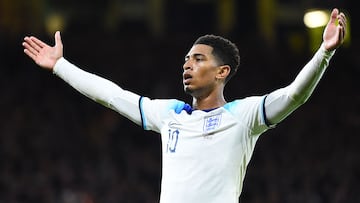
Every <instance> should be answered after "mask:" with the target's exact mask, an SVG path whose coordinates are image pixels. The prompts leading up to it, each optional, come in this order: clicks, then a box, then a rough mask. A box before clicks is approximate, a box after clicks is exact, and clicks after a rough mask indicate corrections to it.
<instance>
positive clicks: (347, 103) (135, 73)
mask: <svg viewBox="0 0 360 203" xmlns="http://www.w3.org/2000/svg"><path fill="white" fill-rule="evenodd" d="M333 7H338V8H339V9H340V10H342V11H344V12H345V13H346V14H347V15H348V21H349V28H350V29H349V32H348V34H349V35H348V36H349V37H348V38H347V40H346V42H345V44H344V46H342V47H341V48H340V49H339V50H337V52H336V54H335V55H334V57H333V59H332V60H331V62H330V67H329V68H328V69H327V71H326V73H325V75H324V77H323V79H322V80H321V81H320V83H319V85H318V87H317V88H316V90H315V92H314V94H313V95H312V97H311V98H310V99H309V101H308V102H307V103H306V104H305V105H303V106H302V107H301V108H300V109H298V110H296V111H295V112H294V113H293V114H292V115H290V116H289V117H288V118H287V119H286V120H284V121H283V122H282V123H280V124H279V125H278V126H277V127H276V128H275V129H272V130H270V131H268V132H266V133H265V134H263V135H262V136H261V138H260V139H259V141H258V143H257V146H256V148H255V151H254V155H253V158H252V160H251V162H250V164H249V166H248V171H247V175H246V178H245V183H244V189H243V193H242V195H241V198H240V199H241V202H242V203H259V202H261V203H263V202H266V203H275V202H276V203H277V202H281V203H283V202H284V203H287V202H289V203H297V202H302V203H304V202H306V203H323V202H324V203H345V202H347V203H352V202H354V203H355V202H360V194H359V186H360V184H359V182H360V156H359V155H360V148H359V147H358V145H359V143H360V138H359V135H360V134H359V130H360V109H359V104H360V95H359V90H358V87H359V79H358V78H359V72H360V60H359V56H358V55H359V51H358V46H357V45H358V44H359V37H358V36H359V28H358V26H357V25H358V23H357V20H358V19H359V12H358V11H357V10H356V9H355V8H356V7H355V1H350V0H341V1H340V0H327V1H324V0H317V1H315V0H313V1H311V0H301V1H294V0H278V1H275V0H271V1H270V0H269V1H262V0H258V1H247V2H246V3H242V2H240V1H236V0H224V1H212V0H185V1H172V0H167V1H166V0H148V1H146V0H136V1H135V0H134V1H130V0H94V1H85V0H77V1H72V0H71V1H70V0H63V1H60V0H29V1H25V0H0V67H1V72H0V92H1V98H0V202H1V203H2V202H6V203H23V202H24V203H35V202H36V203H45V202H46V203H115V202H116V203H120V202H121V203H137V202H139V203H140V202H141V203H154V202H157V201H158V198H159V188H160V178H161V176H160V174H161V151H160V139H159V136H158V135H157V134H156V133H153V132H147V131H143V130H142V129H141V128H140V127H138V126H136V125H135V124H133V123H131V122H130V121H128V120H126V119H125V118H123V117H122V116H120V115H119V114H117V113H115V112H113V111H111V110H109V109H106V108H105V107H103V106H101V105H99V104H96V103H95V102H93V101H91V100H89V99H88V98H86V97H84V96H82V95H80V94H79V93H78V92H76V91H75V90H73V89H72V88H71V87H70V86H68V85H67V84H65V83H64V82H63V81H62V80H60V79H59V78H57V77H56V76H55V75H53V74H52V73H51V72H49V71H46V70H42V69H40V68H39V67H37V66H36V65H35V64H34V63H33V61H31V60H30V59H29V58H28V57H27V56H25V55H24V54H23V48H22V46H21V43H22V40H23V37H24V36H26V35H35V36H37V37H39V38H41V39H43V40H44V41H45V42H47V43H49V44H51V45H53V44H54V39H53V34H54V31H55V30H56V29H59V30H61V32H62V39H63V43H64V55H65V57H66V58H67V59H68V60H70V61H71V62H73V63H74V64H76V65H79V66H80V67H81V68H83V69H85V70H87V71H90V72H93V73H96V74H98V75H100V76H103V77H105V78H108V79H110V80H112V81H114V82H115V83H117V84H119V85H120V86H121V87H123V88H125V89H128V90H131V91H134V92H136V93H138V94H141V95H144V96H149V97H152V98H178V99H182V100H184V101H186V102H189V103H191V100H190V99H191V98H190V97H188V96H187V95H185V94H184V93H183V90H182V83H181V73H182V63H183V59H184V55H185V54H186V53H187V51H188V50H189V48H190V47H191V44H192V43H193V41H194V40H195V39H196V38H197V37H198V36H200V35H202V34H207V33H213V34H219V35H223V36H225V37H227V38H229V39H231V40H232V41H233V42H235V43H236V44H237V45H238V46H239V49H240V54H241V65H240V69H239V72H238V74H237V75H236V76H235V77H234V78H233V79H232V81H230V82H229V84H228V85H227V89H226V91H225V95H226V98H227V99H228V100H233V99H237V98H243V97H245V96H249V95H261V94H265V93H268V92H269V91H272V90H274V89H276V88H279V87H282V86H285V85H287V84H289V83H290V82H291V81H292V80H293V79H294V77H295V76H296V74H297V73H298V72H299V71H300V69H301V68H302V67H303V66H304V65H305V64H306V62H307V61H308V60H309V59H310V58H311V56H312V54H313V44H315V45H316V46H315V47H318V46H319V45H320V42H321V41H316V40H321V34H320V35H317V36H315V39H316V40H315V41H314V38H313V37H312V35H310V33H311V31H310V30H309V29H308V28H306V27H305V26H304V24H303V22H302V16H303V14H304V12H305V11H306V10H307V9H310V8H326V9H329V10H330V9H331V8H333ZM220 8H224V9H223V10H221V9H220ZM59 20H60V21H59ZM57 22H60V24H57ZM57 25H58V26H57ZM264 25H267V26H268V28H265V27H264ZM269 25H270V26H269ZM52 26H53V28H52ZM322 29H323V28H321V32H322ZM219 153H221V152H219ZM209 158H211V157H209Z"/></svg>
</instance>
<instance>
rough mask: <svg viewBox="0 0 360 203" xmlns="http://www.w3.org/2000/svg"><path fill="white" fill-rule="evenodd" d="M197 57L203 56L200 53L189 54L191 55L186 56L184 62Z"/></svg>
mask: <svg viewBox="0 0 360 203" xmlns="http://www.w3.org/2000/svg"><path fill="white" fill-rule="evenodd" d="M198 56H205V54H200V53H194V54H191V55H186V56H185V60H187V59H189V58H190V57H194V58H196V57H198Z"/></svg>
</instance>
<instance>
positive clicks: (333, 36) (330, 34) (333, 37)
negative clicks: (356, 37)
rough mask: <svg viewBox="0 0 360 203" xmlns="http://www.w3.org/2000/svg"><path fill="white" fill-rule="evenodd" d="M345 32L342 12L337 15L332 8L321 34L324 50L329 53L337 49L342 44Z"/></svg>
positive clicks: (335, 10) (336, 10)
mask: <svg viewBox="0 0 360 203" xmlns="http://www.w3.org/2000/svg"><path fill="white" fill-rule="evenodd" d="M336 21H338V23H336ZM345 32H346V16H345V14H344V13H342V12H341V13H339V10H338V9H337V8H334V9H333V10H332V12H331V16H330V20H329V22H328V24H327V25H326V28H325V30H324V34H323V40H324V45H325V49H327V50H329V51H331V50H334V49H336V48H338V47H339V46H340V45H341V44H342V43H343V42H344V39H345Z"/></svg>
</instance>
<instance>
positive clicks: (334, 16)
mask: <svg viewBox="0 0 360 203" xmlns="http://www.w3.org/2000/svg"><path fill="white" fill-rule="evenodd" d="M338 14H339V10H338V9H337V8H334V9H333V10H332V11H331V15H330V22H329V23H334V22H335V21H336V19H337V16H338Z"/></svg>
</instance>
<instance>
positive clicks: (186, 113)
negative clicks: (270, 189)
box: [140, 97, 268, 203]
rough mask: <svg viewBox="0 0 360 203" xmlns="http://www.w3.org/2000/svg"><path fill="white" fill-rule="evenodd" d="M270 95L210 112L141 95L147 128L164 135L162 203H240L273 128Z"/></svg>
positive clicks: (238, 101) (231, 104)
mask: <svg viewBox="0 0 360 203" xmlns="http://www.w3.org/2000/svg"><path fill="white" fill-rule="evenodd" d="M264 98H265V97H248V98H246V99H242V100H235V101H233V102H230V103H227V104H226V105H225V106H223V107H220V108H217V109H213V110H210V111H208V112H206V111H202V110H194V111H192V110H191V109H190V106H189V105H187V104H185V103H184V102H181V101H178V100H150V99H148V98H142V99H141V101H140V111H141V116H142V123H143V127H144V128H145V129H147V130H154V131H156V132H160V133H161V140H162V155H163V160H162V161H163V166H162V167H163V168H162V184H161V185H162V187H161V196H160V202H161V203H185V202H186V203H202V202H204V203H224V202H226V203H237V202H238V199H239V196H240V193H241V190H242V182H243V179H244V176H245V171H246V167H247V164H248V163H249V161H250V158H251V155H252V153H253V150H254V146H255V143H256V141H257V139H258V137H259V135H260V134H261V133H263V132H264V131H265V130H266V129H268V127H267V125H266V124H265V120H264V113H263V102H264Z"/></svg>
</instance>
